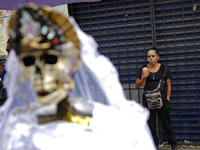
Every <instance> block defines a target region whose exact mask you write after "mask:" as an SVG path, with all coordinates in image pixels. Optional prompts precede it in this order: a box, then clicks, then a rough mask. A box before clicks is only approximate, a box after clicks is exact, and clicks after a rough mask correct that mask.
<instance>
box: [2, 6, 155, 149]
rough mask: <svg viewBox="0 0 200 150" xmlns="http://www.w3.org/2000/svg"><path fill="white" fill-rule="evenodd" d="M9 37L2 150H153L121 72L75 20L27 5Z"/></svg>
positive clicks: (145, 115)
mask: <svg viewBox="0 0 200 150" xmlns="http://www.w3.org/2000/svg"><path fill="white" fill-rule="evenodd" d="M9 34H10V37H11V38H12V46H13V48H14V49H15V51H13V50H12V51H11V52H10V54H9V58H8V61H7V76H5V81H6V82H8V84H6V85H7V86H6V88H7V89H9V90H8V100H7V101H6V103H5V104H4V105H3V107H0V137H1V138H0V149H2V150H22V149H24V150H55V149H59V150H66V149H67V150H80V149H87V150H94V149H95V150H102V149H103V150H111V149H114V150H122V149H123V150H133V149H134V150H141V149H142V150H143V149H148V150H155V146H154V143H153V140H152V137H151V133H150V130H149V128H148V125H147V119H148V111H147V110H146V109H145V108H143V107H142V106H141V105H140V104H137V103H136V102H134V101H127V99H126V98H125V96H124V93H123V89H122V86H121V84H120V82H119V78H118V73H117V70H116V68H115V67H114V65H113V64H112V63H111V62H110V61H109V59H108V58H106V57H105V56H103V55H101V54H99V53H98V51H97V43H96V42H95V40H94V39H93V37H91V36H89V35H87V34H85V33H84V32H83V31H82V30H81V29H80V28H79V26H78V25H77V24H76V22H75V20H74V19H73V18H72V17H69V18H66V17H65V16H63V15H61V14H58V13H57V12H54V11H53V10H51V9H50V8H49V7H46V6H41V7H38V6H35V5H33V4H29V5H27V6H23V7H21V8H19V9H18V10H17V11H16V14H15V15H14V16H12V18H11V22H10V26H9ZM16 55H17V56H16ZM19 68H20V69H19ZM20 71H21V72H20ZM21 74H22V76H21ZM30 83H31V84H30ZM102 100H104V102H102ZM99 102H100V103H99ZM54 106H57V109H55V107H54ZM54 109H55V110H56V111H55V112H54V111H52V110H54ZM38 121H39V122H38ZM41 123H42V124H41Z"/></svg>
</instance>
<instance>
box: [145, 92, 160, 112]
mask: <svg viewBox="0 0 200 150" xmlns="http://www.w3.org/2000/svg"><path fill="white" fill-rule="evenodd" d="M144 98H145V100H146V102H147V107H148V108H149V109H160V108H161V107H162V106H163V101H162V95H161V92H160V90H153V91H146V90H145V91H144Z"/></svg>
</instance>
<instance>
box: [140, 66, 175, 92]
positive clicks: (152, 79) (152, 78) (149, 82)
mask: <svg viewBox="0 0 200 150" xmlns="http://www.w3.org/2000/svg"><path fill="white" fill-rule="evenodd" d="M143 67H147V65H144V66H142V67H141V68H140V70H139V72H138V74H137V78H139V79H141V78H142V68H143ZM164 69H165V65H163V64H161V66H160V68H159V70H158V71H157V72H154V73H152V72H150V75H149V76H148V77H147V79H146V84H145V87H144V88H145V89H146V90H154V89H155V88H156V87H157V85H158V82H159V80H160V79H162V76H163V73H164ZM171 77H172V75H171V73H170V71H169V69H167V74H166V77H165V80H166V79H169V78H171Z"/></svg>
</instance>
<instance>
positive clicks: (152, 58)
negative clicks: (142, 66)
mask: <svg viewBox="0 0 200 150" xmlns="http://www.w3.org/2000/svg"><path fill="white" fill-rule="evenodd" d="M158 59H159V55H158V54H157V53H156V51H155V50H149V51H148V52H147V60H148V62H149V64H152V65H154V64H156V63H157V62H158Z"/></svg>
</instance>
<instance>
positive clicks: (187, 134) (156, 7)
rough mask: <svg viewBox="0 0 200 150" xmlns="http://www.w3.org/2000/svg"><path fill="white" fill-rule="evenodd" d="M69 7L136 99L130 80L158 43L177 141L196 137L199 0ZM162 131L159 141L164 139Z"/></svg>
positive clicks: (118, 0)
mask: <svg viewBox="0 0 200 150" xmlns="http://www.w3.org/2000/svg"><path fill="white" fill-rule="evenodd" d="M69 13H70V15H71V16H73V17H74V18H75V20H76V21H77V23H78V24H79V25H80V27H81V28H82V29H83V30H84V31H85V32H86V33H88V34H90V35H92V36H93V37H94V38H95V40H96V41H97V42H98V44H99V51H100V53H102V54H104V55H106V56H107V57H109V58H110V60H111V61H112V62H113V63H114V65H115V66H116V68H117V69H118V71H119V75H120V80H121V83H122V84H123V87H124V90H125V92H126V94H127V97H128V98H130V99H136V100H138V101H140V97H141V91H142V90H143V89H139V90H138V89H135V87H134V82H135V80H136V74H137V71H138V69H139V68H140V67H141V66H142V65H143V64H145V63H146V50H147V49H149V48H151V47H152V46H156V47H157V48H158V50H159V52H160V56H161V59H160V62H162V63H166V64H167V65H168V66H169V69H170V70H171V72H172V75H173V78H172V96H171V119H172V126H173V128H174V131H175V135H176V137H177V141H179V142H183V141H184V140H187V141H193V142H200V93H199V92H200V88H199V86H200V74H199V72H200V55H199V54H200V47H199V46H200V17H199V16H200V1H199V0H154V1H153V0H107V1H106V0H102V1H101V2H94V3H75V4H70V5H69ZM166 140H167V139H166V136H165V133H164V131H163V141H166Z"/></svg>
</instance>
